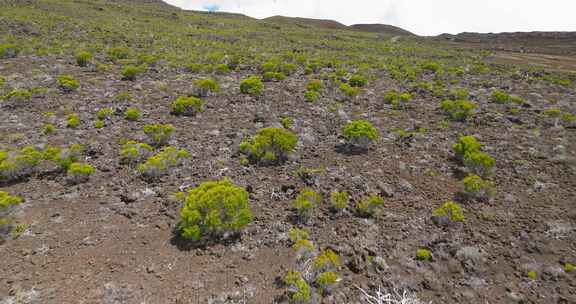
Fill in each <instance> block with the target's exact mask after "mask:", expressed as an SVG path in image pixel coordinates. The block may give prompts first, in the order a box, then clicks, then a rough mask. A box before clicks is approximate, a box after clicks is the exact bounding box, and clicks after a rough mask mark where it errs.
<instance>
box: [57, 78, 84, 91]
mask: <svg viewBox="0 0 576 304" xmlns="http://www.w3.org/2000/svg"><path fill="white" fill-rule="evenodd" d="M58 87H59V88H60V90H62V91H63V92H65V93H69V92H72V91H76V90H78V88H79V87H80V83H79V82H78V80H76V79H74V77H72V75H60V76H58Z"/></svg>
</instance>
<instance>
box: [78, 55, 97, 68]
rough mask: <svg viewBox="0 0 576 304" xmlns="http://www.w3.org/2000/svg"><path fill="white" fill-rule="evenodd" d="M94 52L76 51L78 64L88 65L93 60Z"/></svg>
mask: <svg viewBox="0 0 576 304" xmlns="http://www.w3.org/2000/svg"><path fill="white" fill-rule="evenodd" d="M92 57H93V56H92V53H90V52H88V51H79V52H77V53H76V64H78V65H79V66H81V67H86V66H88V64H89V63H90V61H91V60H92Z"/></svg>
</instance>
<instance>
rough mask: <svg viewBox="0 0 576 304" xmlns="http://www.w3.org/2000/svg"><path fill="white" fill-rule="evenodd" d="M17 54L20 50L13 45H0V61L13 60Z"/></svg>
mask: <svg viewBox="0 0 576 304" xmlns="http://www.w3.org/2000/svg"><path fill="white" fill-rule="evenodd" d="M19 53H20V48H19V47H18V46H17V45H15V44H11V43H6V44H0V59H8V58H15V57H16V56H18V54H19Z"/></svg>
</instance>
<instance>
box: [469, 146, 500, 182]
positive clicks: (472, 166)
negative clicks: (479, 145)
mask: <svg viewBox="0 0 576 304" xmlns="http://www.w3.org/2000/svg"><path fill="white" fill-rule="evenodd" d="M464 165H465V166H466V168H468V170H470V172H472V173H474V174H476V175H479V176H481V177H483V178H486V177H488V176H490V175H492V172H493V171H494V166H495V165H496V160H495V159H494V158H493V157H492V156H490V155H488V154H487V153H484V152H480V151H474V152H468V153H466V154H465V155H464Z"/></svg>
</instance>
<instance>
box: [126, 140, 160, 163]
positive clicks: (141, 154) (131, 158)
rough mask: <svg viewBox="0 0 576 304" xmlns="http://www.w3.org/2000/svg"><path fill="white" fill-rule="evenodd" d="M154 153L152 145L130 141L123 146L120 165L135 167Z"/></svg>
mask: <svg viewBox="0 0 576 304" xmlns="http://www.w3.org/2000/svg"><path fill="white" fill-rule="evenodd" d="M153 151H154V148H152V147H151V146H150V145H147V144H144V143H139V142H136V141H133V140H131V141H128V142H126V143H125V144H124V145H122V149H121V150H120V163H123V164H129V165H135V164H138V163H141V162H143V161H144V160H146V159H147V158H148V157H150V154H151V153H152V152H153Z"/></svg>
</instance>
